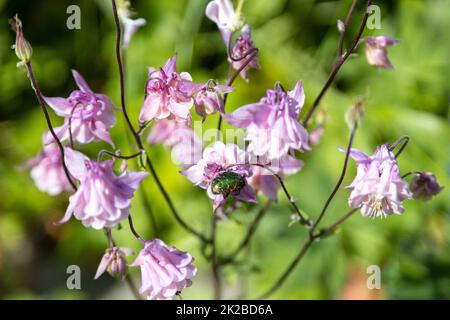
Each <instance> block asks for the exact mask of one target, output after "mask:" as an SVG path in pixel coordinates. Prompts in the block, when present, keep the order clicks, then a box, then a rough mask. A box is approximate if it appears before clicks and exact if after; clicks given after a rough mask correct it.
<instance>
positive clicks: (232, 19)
mask: <svg viewBox="0 0 450 320" xmlns="http://www.w3.org/2000/svg"><path fill="white" fill-rule="evenodd" d="M206 16H207V17H208V18H209V19H210V20H211V21H213V22H214V23H215V24H216V25H217V27H218V28H219V31H220V34H221V35H222V38H223V41H224V42H225V45H226V46H227V48H228V43H229V42H230V37H231V34H232V33H233V32H235V31H236V30H238V29H239V28H240V27H241V26H242V20H241V17H240V13H239V12H238V13H236V12H235V11H234V7H233V4H232V3H231V1H230V0H213V1H210V2H209V3H208V5H207V6H206Z"/></svg>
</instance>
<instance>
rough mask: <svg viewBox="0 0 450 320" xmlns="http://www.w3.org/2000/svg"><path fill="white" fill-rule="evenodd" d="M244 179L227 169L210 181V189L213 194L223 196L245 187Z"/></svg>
mask: <svg viewBox="0 0 450 320" xmlns="http://www.w3.org/2000/svg"><path fill="white" fill-rule="evenodd" d="M245 184H246V183H245V180H244V178H242V177H241V175H239V174H237V173H235V172H231V171H227V172H223V173H221V174H219V175H218V176H217V177H216V178H215V179H214V180H213V181H212V183H211V191H212V193H214V194H222V195H224V196H225V197H226V196H228V195H230V194H231V193H233V192H238V191H240V190H241V189H242V188H243V187H245Z"/></svg>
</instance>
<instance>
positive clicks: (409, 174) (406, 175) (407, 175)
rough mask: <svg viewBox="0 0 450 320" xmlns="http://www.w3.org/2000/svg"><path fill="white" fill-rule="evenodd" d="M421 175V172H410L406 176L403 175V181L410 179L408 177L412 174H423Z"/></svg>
mask: <svg viewBox="0 0 450 320" xmlns="http://www.w3.org/2000/svg"><path fill="white" fill-rule="evenodd" d="M421 173H422V172H420V171H410V172H407V173H405V174H404V175H402V179H405V178H406V177H408V176H410V175H412V174H421Z"/></svg>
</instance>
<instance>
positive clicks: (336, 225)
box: [316, 208, 359, 238]
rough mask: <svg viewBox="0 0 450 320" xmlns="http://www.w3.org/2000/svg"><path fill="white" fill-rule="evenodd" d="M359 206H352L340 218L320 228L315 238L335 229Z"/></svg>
mask: <svg viewBox="0 0 450 320" xmlns="http://www.w3.org/2000/svg"><path fill="white" fill-rule="evenodd" d="M358 210H359V208H353V209H352V210H350V211H349V212H348V213H347V214H345V215H344V216H343V217H342V218H340V219H339V220H337V221H336V222H335V223H333V224H332V225H330V226H328V227H326V228H323V229H321V230H320V232H319V234H318V235H317V236H316V237H317V238H320V237H321V236H322V235H324V234H327V233H330V232H332V231H334V230H336V228H337V227H338V226H339V225H340V224H341V223H343V222H344V221H345V220H347V219H348V218H350V217H351V216H352V215H353V214H354V213H355V212H356V211H358Z"/></svg>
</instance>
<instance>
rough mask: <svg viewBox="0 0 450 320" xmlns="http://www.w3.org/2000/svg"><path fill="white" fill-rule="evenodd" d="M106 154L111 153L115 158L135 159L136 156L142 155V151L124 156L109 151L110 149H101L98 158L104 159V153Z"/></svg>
mask: <svg viewBox="0 0 450 320" xmlns="http://www.w3.org/2000/svg"><path fill="white" fill-rule="evenodd" d="M105 154H107V155H109V156H111V157H113V158H117V159H123V160H129V159H134V158H136V157H139V156H140V155H142V152H137V153H135V154H132V155H129V156H122V155H120V154H116V153H114V152H111V151H108V150H101V151H100V152H99V153H98V159H100V160H101V159H103V155H105Z"/></svg>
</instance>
